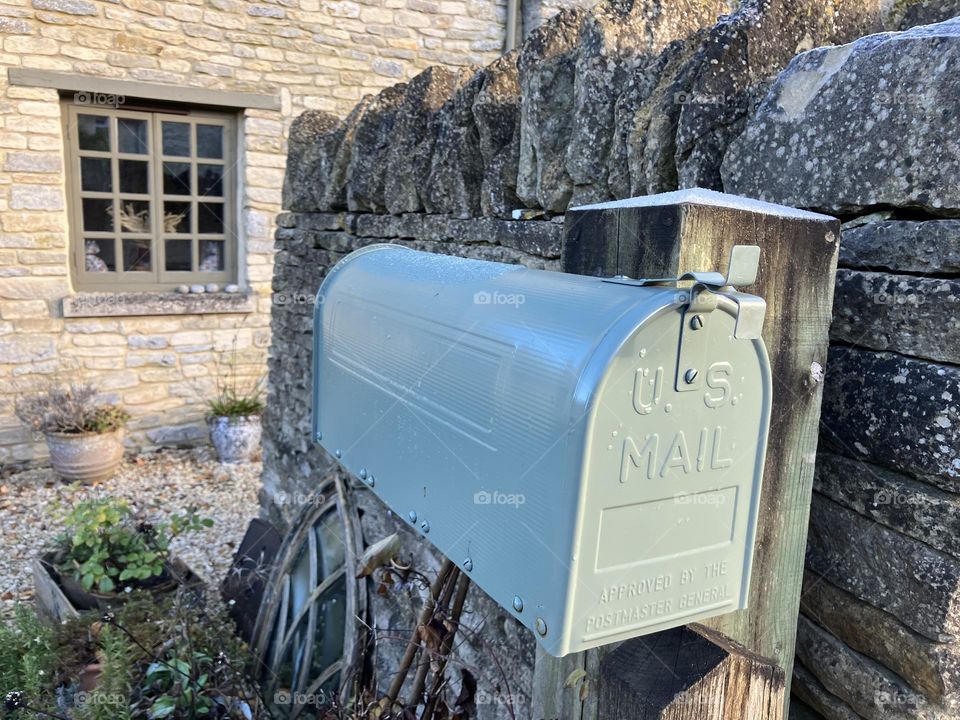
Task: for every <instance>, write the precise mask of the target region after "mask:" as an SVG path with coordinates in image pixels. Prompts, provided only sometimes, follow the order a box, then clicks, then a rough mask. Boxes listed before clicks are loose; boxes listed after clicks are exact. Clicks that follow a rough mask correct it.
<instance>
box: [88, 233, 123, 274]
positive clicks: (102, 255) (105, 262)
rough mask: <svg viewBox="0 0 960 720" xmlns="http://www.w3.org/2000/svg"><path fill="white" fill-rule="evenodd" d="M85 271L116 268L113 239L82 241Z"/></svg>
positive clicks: (102, 270)
mask: <svg viewBox="0 0 960 720" xmlns="http://www.w3.org/2000/svg"><path fill="white" fill-rule="evenodd" d="M84 253H85V257H86V261H85V263H84V264H85V267H86V269H87V272H111V271H113V270H116V269H117V263H116V258H115V257H114V255H115V253H114V247H113V240H112V239H106V240H103V239H101V240H86V241H84Z"/></svg>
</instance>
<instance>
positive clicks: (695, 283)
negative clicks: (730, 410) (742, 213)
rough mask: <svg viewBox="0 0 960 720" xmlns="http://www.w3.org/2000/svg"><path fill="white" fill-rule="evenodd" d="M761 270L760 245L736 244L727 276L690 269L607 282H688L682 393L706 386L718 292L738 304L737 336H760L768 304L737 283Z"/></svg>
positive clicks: (679, 388) (679, 384)
mask: <svg viewBox="0 0 960 720" xmlns="http://www.w3.org/2000/svg"><path fill="white" fill-rule="evenodd" d="M759 269H760V248H759V247H757V246H756V245H735V246H734V247H733V248H732V249H731V251H730V262H729V264H728V265H727V273H726V275H725V276H724V275H723V274H721V273H719V272H686V273H684V274H682V275H681V276H680V277H676V278H646V279H640V280H632V279H630V278H627V277H623V276H619V277H615V278H608V279H607V280H606V282H612V283H619V284H623V285H635V286H638V287H644V286H651V285H666V286H674V287H680V285H681V283H684V284H685V283H691V284H690V285H689V286H686V285H684V294H683V297H682V298H681V302H685V303H686V307H685V308H684V310H683V315H682V322H681V326H680V347H679V351H678V352H677V376H676V382H675V387H676V389H677V391H678V392H683V391H686V390H698V389H699V388H701V387H702V386H703V382H704V380H703V376H704V374H705V370H706V361H707V353H708V350H709V346H710V344H711V343H710V329H711V328H710V322H709V317H710V313H711V312H713V311H714V310H715V309H716V307H717V302H718V299H719V298H718V294H722V295H724V296H725V297H728V298H730V299H731V300H733V301H734V302H735V303H736V304H737V321H736V327H735V330H734V337H736V338H738V339H743V340H755V339H756V338H759V337H760V332H761V331H762V329H763V320H764V317H765V316H766V309H767V304H766V302H764V300H763V298H760V297H757V296H756V295H749V294H747V293H741V292H737V291H736V290H735V289H734V286H738V285H739V286H748V285H752V284H753V283H754V282H755V281H756V279H757V273H758V271H759Z"/></svg>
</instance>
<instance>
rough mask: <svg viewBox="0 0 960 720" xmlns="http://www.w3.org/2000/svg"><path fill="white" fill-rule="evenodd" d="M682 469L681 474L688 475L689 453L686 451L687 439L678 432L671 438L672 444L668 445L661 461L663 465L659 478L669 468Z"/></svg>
mask: <svg viewBox="0 0 960 720" xmlns="http://www.w3.org/2000/svg"><path fill="white" fill-rule="evenodd" d="M675 467H678V468H682V469H683V474H684V475H688V474H689V473H690V453H689V452H688V451H687V438H686V437H685V436H684V434H683V431H682V430H680V431H678V432H677V434H676V435H674V436H673V442H672V443H670V449H669V450H667V454H666V456H665V457H664V459H663V465H661V466H660V477H664V476H665V475H666V474H667V471H668V470H670V469H671V468H675Z"/></svg>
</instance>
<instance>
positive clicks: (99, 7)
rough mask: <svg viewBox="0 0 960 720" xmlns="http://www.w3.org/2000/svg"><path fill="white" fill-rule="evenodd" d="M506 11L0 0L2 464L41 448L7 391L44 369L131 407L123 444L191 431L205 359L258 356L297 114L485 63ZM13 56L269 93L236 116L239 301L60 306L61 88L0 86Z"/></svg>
mask: <svg viewBox="0 0 960 720" xmlns="http://www.w3.org/2000/svg"><path fill="white" fill-rule="evenodd" d="M503 15H504V2H503V0H469V1H464V2H460V1H458V0H457V1H455V0H449V1H448V0H442V1H441V0H400V1H397V0H371V1H369V2H363V3H360V2H353V1H352V0H340V1H338V2H326V1H323V2H321V0H263V1H262V2H249V1H246V0H203V1H202V2H200V1H198V0H189V1H188V0H184V1H175V0H166V1H164V2H158V1H157V0H123V1H122V2H120V1H119V0H113V1H107V0H104V1H99V0H96V1H95V0H4V2H2V3H0V43H2V51H0V465H7V464H19V463H24V462H30V461H34V460H39V459H42V458H43V457H44V455H45V452H46V451H45V447H44V445H43V443H42V442H41V443H38V442H36V441H35V438H33V437H31V436H30V434H29V433H28V432H27V431H26V430H25V429H24V428H23V427H22V426H21V424H20V423H19V422H18V421H17V419H16V418H15V417H14V416H13V411H12V404H13V400H14V398H15V396H16V395H17V393H19V392H21V391H23V390H25V389H28V388H30V387H32V386H34V385H35V384H36V383H38V382H40V381H42V380H44V379H45V378H47V377H49V376H50V374H51V373H53V372H56V371H64V372H67V373H70V374H72V375H80V376H82V377H88V378H93V379H96V380H97V381H98V382H99V383H100V385H101V387H102V388H103V390H104V392H105V393H106V394H108V395H109V396H110V397H111V398H112V399H115V400H117V401H120V402H122V403H123V404H124V405H125V406H127V408H128V409H129V410H130V412H131V413H132V415H133V420H132V422H131V424H130V427H129V437H128V443H129V444H130V445H131V446H134V447H140V448H149V447H155V446H158V445H164V444H180V443H190V442H194V441H198V440H201V439H203V438H204V437H205V430H204V427H203V425H202V422H201V416H202V413H203V407H202V398H203V397H204V395H205V394H208V393H209V392H210V390H211V384H212V378H213V377H214V376H215V375H216V374H217V372H218V367H219V368H220V370H223V369H224V367H225V366H226V365H227V364H229V363H230V362H233V361H234V359H236V361H237V363H238V364H240V365H241V366H243V367H244V368H245V369H246V371H247V372H248V374H250V375H256V374H258V373H260V372H262V371H263V369H264V363H265V356H266V351H267V346H268V344H269V338H270V333H269V318H270V308H271V298H270V295H271V291H270V279H271V276H272V259H273V231H274V218H275V217H276V215H277V213H278V211H279V210H280V188H281V186H282V182H283V173H284V165H285V157H286V136H287V134H288V130H289V126H290V123H291V121H292V120H293V118H294V116H296V115H297V114H299V113H301V112H303V111H304V110H305V109H311V108H312V109H321V110H327V111H331V112H340V113H344V114H345V113H346V112H347V111H349V109H350V108H351V107H353V105H354V104H355V103H356V102H357V100H358V99H359V98H360V97H361V95H362V94H363V93H365V92H376V91H378V90H380V89H381V88H383V87H385V86H387V85H391V84H393V83H395V82H397V80H400V79H404V78H407V77H410V76H412V75H413V74H415V73H416V72H417V71H418V70H420V69H422V68H424V67H426V66H427V65H430V64H433V63H444V64H448V65H452V66H456V65H467V64H470V63H486V62H489V61H491V60H493V59H494V58H496V57H497V56H498V55H499V53H500V49H501V47H502V44H503V36H504V23H503ZM11 69H21V70H22V69H30V70H40V71H54V72H58V73H70V74H75V75H77V76H81V77H89V78H90V82H91V89H95V81H96V80H97V79H101V78H106V79H112V80H129V81H138V82H144V83H154V84H161V85H168V86H171V87H181V86H185V87H192V88H207V89H210V90H211V91H224V90H229V91H243V92H254V93H261V94H272V95H275V96H276V97H277V98H278V99H279V109H278V110H276V111H272V110H247V111H246V112H243V113H241V114H242V121H241V122H240V126H241V127H240V129H241V136H242V153H241V161H240V167H241V168H242V171H241V178H240V180H241V182H240V188H239V191H240V198H239V202H238V205H239V206H240V213H239V215H240V218H239V225H240V229H241V235H242V237H241V238H240V243H241V251H242V253H243V260H244V261H243V263H242V265H243V266H244V267H243V270H242V276H243V280H244V283H245V285H246V286H247V287H248V288H249V289H250V291H251V298H250V299H249V301H247V302H245V303H241V305H242V307H241V308H240V310H242V311H241V312H231V313H225V312H220V311H222V310H224V309H225V307H224V304H223V303H219V304H218V303H214V304H212V305H210V304H209V303H201V304H203V305H205V307H204V308H203V310H204V312H205V313H206V314H197V313H191V312H189V311H187V312H186V314H183V315H170V314H165V313H164V312H163V311H162V310H161V311H159V314H153V315H141V316H137V317H117V316H110V315H109V314H108V315H107V316H104V317H93V318H67V319H64V317H63V314H62V310H61V305H62V302H63V301H64V299H71V298H73V296H74V290H73V287H72V285H71V279H70V276H69V270H68V267H69V266H68V226H67V214H66V197H65V191H64V186H65V174H64V146H63V137H62V125H61V106H60V102H59V100H60V98H59V95H58V91H57V90H55V89H47V88H35V87H23V86H16V85H12V84H11V83H10V82H9V78H8V71H9V70H11ZM115 299H116V300H117V301H118V302H117V305H118V306H123V305H125V306H126V308H127V309H128V310H129V308H130V307H131V306H132V305H135V304H136V302H135V300H136V299H135V298H134V299H131V298H129V297H127V298H123V297H121V298H115ZM120 301H124V302H120ZM103 306H104V305H103V303H101V309H102V308H103ZM235 309H236V308H235ZM235 350H236V353H235V352H234V351H235Z"/></svg>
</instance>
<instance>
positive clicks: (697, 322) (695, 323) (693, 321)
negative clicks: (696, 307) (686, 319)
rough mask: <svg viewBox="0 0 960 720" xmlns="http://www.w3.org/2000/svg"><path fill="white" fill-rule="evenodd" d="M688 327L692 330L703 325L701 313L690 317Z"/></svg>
mask: <svg viewBox="0 0 960 720" xmlns="http://www.w3.org/2000/svg"><path fill="white" fill-rule="evenodd" d="M690 327H691V328H692V329H694V330H699V329H700V328H702V327H703V315H694V316H693V317H692V318H690Z"/></svg>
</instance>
